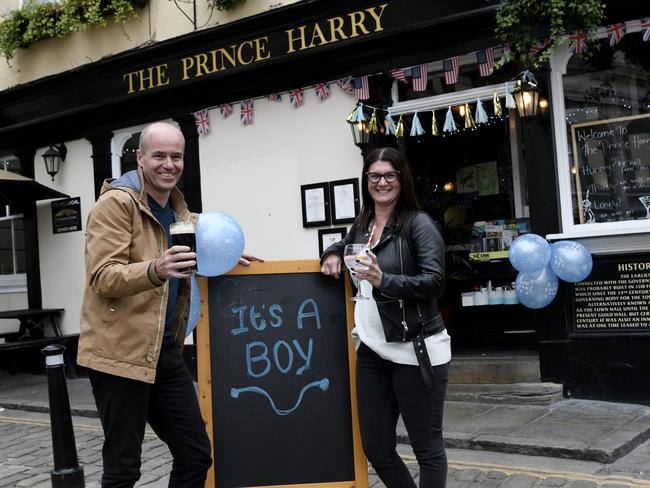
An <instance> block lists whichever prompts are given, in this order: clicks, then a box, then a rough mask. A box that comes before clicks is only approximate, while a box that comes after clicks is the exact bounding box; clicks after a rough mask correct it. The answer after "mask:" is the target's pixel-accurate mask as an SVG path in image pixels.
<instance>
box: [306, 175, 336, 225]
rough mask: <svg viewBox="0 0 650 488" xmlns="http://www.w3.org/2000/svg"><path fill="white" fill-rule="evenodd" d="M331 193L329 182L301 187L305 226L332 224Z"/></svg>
mask: <svg viewBox="0 0 650 488" xmlns="http://www.w3.org/2000/svg"><path fill="white" fill-rule="evenodd" d="M329 195H330V193H329V184H328V183H312V184H310V185H302V186H301V187H300V197H301V199H302V226H303V227H320V226H323V225H330V208H329V205H330V200H329Z"/></svg>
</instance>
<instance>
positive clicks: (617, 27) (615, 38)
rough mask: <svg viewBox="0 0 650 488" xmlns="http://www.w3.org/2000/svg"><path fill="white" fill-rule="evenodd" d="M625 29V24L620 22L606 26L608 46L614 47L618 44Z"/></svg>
mask: <svg viewBox="0 0 650 488" xmlns="http://www.w3.org/2000/svg"><path fill="white" fill-rule="evenodd" d="M626 31H627V29H626V27H625V23H623V22H620V23H618V24H612V25H608V26H607V38H608V39H609V45H610V46H616V44H618V43H619V42H621V41H622V40H623V36H624V35H625V33H626Z"/></svg>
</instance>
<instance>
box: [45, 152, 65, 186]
mask: <svg viewBox="0 0 650 488" xmlns="http://www.w3.org/2000/svg"><path fill="white" fill-rule="evenodd" d="M67 154H68V148H67V147H66V146H65V144H59V145H58V146H56V145H51V146H50V147H49V149H48V150H47V151H45V152H44V153H43V160H44V162H45V171H47V174H48V175H50V176H51V177H52V181H54V176H55V175H56V174H57V173H58V172H59V169H60V167H61V162H63V161H65V157H66V155H67Z"/></svg>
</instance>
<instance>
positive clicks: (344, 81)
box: [336, 76, 354, 95]
mask: <svg viewBox="0 0 650 488" xmlns="http://www.w3.org/2000/svg"><path fill="white" fill-rule="evenodd" d="M336 83H337V84H338V85H339V86H340V87H341V90H343V91H344V92H345V93H349V94H350V95H354V88H352V77H350V76H348V77H347V78H341V79H340V80H337V82H336Z"/></svg>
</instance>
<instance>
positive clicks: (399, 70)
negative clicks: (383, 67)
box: [388, 68, 408, 83]
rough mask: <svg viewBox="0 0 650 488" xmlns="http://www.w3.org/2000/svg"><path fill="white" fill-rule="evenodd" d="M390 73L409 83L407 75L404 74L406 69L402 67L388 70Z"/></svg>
mask: <svg viewBox="0 0 650 488" xmlns="http://www.w3.org/2000/svg"><path fill="white" fill-rule="evenodd" d="M388 74H389V75H390V76H392V77H393V78H395V79H396V80H399V81H402V82H404V83H408V81H406V75H405V74H404V70H403V69H402V68H395V69H391V70H390V71H388Z"/></svg>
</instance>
